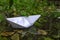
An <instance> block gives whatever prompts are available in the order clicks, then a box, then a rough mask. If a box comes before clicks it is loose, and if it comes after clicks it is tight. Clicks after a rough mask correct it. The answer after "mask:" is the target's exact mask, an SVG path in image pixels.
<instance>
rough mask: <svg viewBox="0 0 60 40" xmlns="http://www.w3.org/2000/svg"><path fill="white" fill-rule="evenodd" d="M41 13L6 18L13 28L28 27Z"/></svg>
mask: <svg viewBox="0 0 60 40" xmlns="http://www.w3.org/2000/svg"><path fill="white" fill-rule="evenodd" d="M40 16H41V15H32V16H28V17H13V18H6V19H7V20H8V21H9V23H10V24H11V25H12V27H13V28H28V27H30V26H32V25H33V24H34V23H35V22H36V21H37V20H38V18H39V17H40Z"/></svg>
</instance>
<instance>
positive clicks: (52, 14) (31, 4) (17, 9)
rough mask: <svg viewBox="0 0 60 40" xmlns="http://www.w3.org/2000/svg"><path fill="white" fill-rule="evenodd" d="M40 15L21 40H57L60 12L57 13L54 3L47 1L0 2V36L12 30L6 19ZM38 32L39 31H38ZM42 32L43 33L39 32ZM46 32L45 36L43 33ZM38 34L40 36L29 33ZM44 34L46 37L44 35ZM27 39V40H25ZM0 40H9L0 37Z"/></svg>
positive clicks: (17, 0) (19, 0) (21, 0)
mask: <svg viewBox="0 0 60 40" xmlns="http://www.w3.org/2000/svg"><path fill="white" fill-rule="evenodd" d="M36 14H38V15H41V18H39V20H38V21H37V22H36V23H35V24H34V25H33V26H34V27H32V28H30V29H27V30H28V32H27V30H26V31H24V32H23V33H22V35H21V39H22V40H33V39H35V36H36V40H58V39H59V38H60V20H59V19H58V18H57V17H59V16H60V12H57V10H56V6H55V4H54V3H49V2H48V0H43V1H42V0H0V34H1V33H2V32H3V31H5V30H8V31H9V30H12V29H11V28H10V27H11V25H10V24H8V23H7V21H6V19H5V18H6V17H16V16H29V15H36ZM39 30H40V31H39ZM41 30H43V31H41ZM45 31H46V32H47V34H46V33H45ZM35 32H38V33H39V32H40V34H41V35H35V34H31V33H35ZM44 33H45V34H46V35H44ZM26 37H27V38H26ZM0 40H9V39H8V38H5V37H1V36H0Z"/></svg>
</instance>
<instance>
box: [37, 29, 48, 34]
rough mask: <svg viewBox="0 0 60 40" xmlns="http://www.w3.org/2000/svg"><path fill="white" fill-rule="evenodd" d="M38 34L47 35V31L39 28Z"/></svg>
mask: <svg viewBox="0 0 60 40" xmlns="http://www.w3.org/2000/svg"><path fill="white" fill-rule="evenodd" d="M38 34H41V35H47V32H46V31H45V30H40V29H39V30H38Z"/></svg>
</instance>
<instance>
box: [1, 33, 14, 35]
mask: <svg viewBox="0 0 60 40" xmlns="http://www.w3.org/2000/svg"><path fill="white" fill-rule="evenodd" d="M12 34H14V32H2V33H1V35H2V36H11V35H12Z"/></svg>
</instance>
